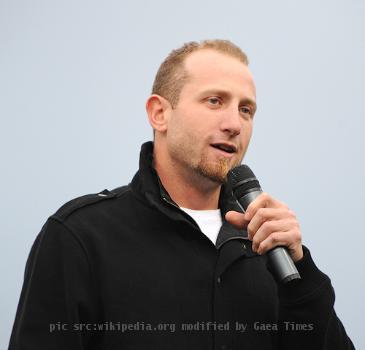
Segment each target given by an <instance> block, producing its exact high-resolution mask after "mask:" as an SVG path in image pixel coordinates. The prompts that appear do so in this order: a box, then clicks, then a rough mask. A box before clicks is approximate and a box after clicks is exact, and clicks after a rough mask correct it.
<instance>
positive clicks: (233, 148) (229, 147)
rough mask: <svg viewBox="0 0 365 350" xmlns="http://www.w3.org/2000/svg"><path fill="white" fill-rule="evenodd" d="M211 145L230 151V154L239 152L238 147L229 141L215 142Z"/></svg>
mask: <svg viewBox="0 0 365 350" xmlns="http://www.w3.org/2000/svg"><path fill="white" fill-rule="evenodd" d="M211 146H212V147H214V148H216V149H219V150H220V151H223V152H226V153H230V154H232V153H236V152H237V147H236V146H235V145H231V144H228V143H214V144H212V145H211Z"/></svg>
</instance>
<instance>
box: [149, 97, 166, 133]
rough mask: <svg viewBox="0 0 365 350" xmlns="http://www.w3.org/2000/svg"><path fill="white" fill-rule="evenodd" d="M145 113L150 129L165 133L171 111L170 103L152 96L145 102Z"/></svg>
mask: <svg viewBox="0 0 365 350" xmlns="http://www.w3.org/2000/svg"><path fill="white" fill-rule="evenodd" d="M146 111H147V115H148V120H149V122H150V124H151V126H152V128H153V129H154V130H156V131H159V132H165V131H166V130H167V122H168V119H169V115H170V111H171V104H170V102H169V101H168V100H166V99H165V98H163V97H162V96H160V95H156V94H153V95H151V96H150V97H149V98H148V100H147V102H146Z"/></svg>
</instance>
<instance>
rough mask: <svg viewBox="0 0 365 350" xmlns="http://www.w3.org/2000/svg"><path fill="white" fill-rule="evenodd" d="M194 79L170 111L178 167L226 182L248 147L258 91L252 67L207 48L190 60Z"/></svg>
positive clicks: (171, 150) (170, 147)
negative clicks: (229, 172) (231, 170)
mask: <svg viewBox="0 0 365 350" xmlns="http://www.w3.org/2000/svg"><path fill="white" fill-rule="evenodd" d="M185 69H186V71H187V73H188V76H189V79H188V82H187V83H186V84H185V85H184V87H183V89H182V91H181V94H180V98H179V102H178V104H177V106H176V108H175V109H172V110H171V111H170V112H171V114H170V118H169V120H168V127H167V134H166V143H167V152H168V154H169V157H170V159H171V160H172V161H173V164H174V167H175V169H176V170H177V171H181V172H182V173H184V174H185V175H186V174H191V175H194V177H195V175H199V176H200V177H204V178H206V179H209V180H211V181H214V182H216V183H223V182H224V181H225V180H226V175H227V173H228V171H229V170H230V169H232V168H233V167H235V166H237V165H239V164H240V163H241V161H242V159H243V156H244V154H245V152H246V150H247V147H248V144H249V141H250V138H251V134H252V124H253V116H254V113H255V110H256V103H255V100H256V91H255V85H254V82H253V77H252V75H251V73H250V71H249V69H248V67H247V66H246V65H245V64H243V63H242V62H240V61H239V60H238V59H236V58H233V57H231V56H228V55H225V54H222V53H219V52H217V51H214V50H209V49H204V50H201V51H197V52H194V53H192V54H191V55H189V56H188V57H187V58H186V61H185Z"/></svg>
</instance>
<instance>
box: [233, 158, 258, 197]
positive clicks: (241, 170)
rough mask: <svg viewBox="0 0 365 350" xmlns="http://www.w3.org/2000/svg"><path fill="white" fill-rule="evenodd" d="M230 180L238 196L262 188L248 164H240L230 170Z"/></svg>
mask: <svg viewBox="0 0 365 350" xmlns="http://www.w3.org/2000/svg"><path fill="white" fill-rule="evenodd" d="M227 176H228V182H229V183H230V185H231V187H232V190H233V193H234V195H235V196H236V197H237V198H240V197H241V196H243V195H245V194H246V193H248V192H251V191H252V190H254V189H257V190H261V187H260V183H259V181H258V180H257V179H256V176H255V174H254V173H253V172H252V170H251V169H250V168H249V167H248V166H247V165H246V164H242V165H239V166H237V167H235V168H233V169H232V170H230V171H229V172H228V175H227Z"/></svg>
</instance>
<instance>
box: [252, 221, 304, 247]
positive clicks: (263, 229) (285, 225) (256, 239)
mask: <svg viewBox="0 0 365 350" xmlns="http://www.w3.org/2000/svg"><path fill="white" fill-rule="evenodd" d="M293 228H297V223H296V221H294V220H287V219H283V220H272V221H265V222H264V223H263V224H262V225H261V226H260V228H259V229H258V230H257V232H256V233H255V234H254V236H253V238H252V249H253V250H254V251H255V250H257V249H258V247H259V245H260V244H261V243H262V242H263V241H264V240H265V239H267V238H268V237H269V236H270V235H272V234H273V233H275V232H288V231H290V230H292V229H293Z"/></svg>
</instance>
